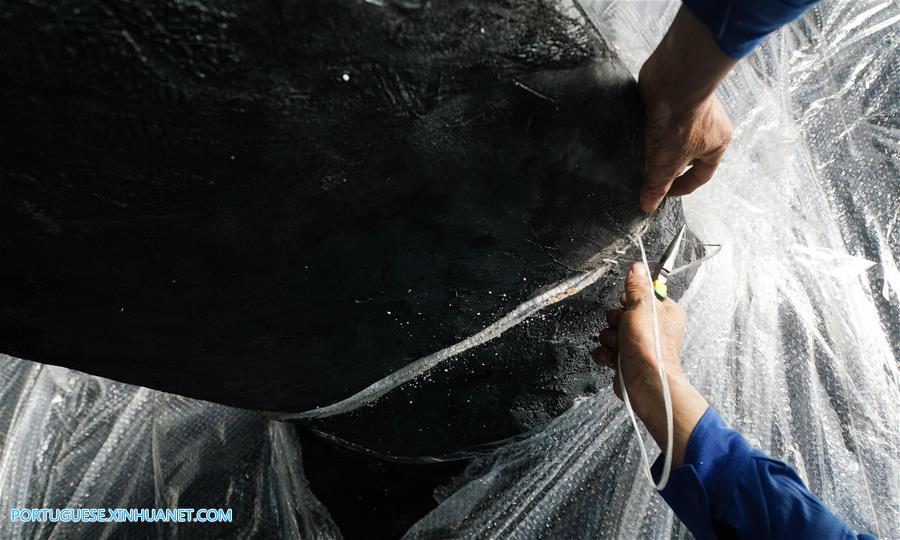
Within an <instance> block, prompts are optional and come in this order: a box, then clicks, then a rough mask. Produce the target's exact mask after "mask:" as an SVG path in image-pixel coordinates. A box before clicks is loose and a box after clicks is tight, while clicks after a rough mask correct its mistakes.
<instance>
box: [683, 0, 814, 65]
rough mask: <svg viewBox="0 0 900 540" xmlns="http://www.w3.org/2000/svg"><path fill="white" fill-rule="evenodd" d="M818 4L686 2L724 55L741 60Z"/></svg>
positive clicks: (804, 0)
mask: <svg viewBox="0 0 900 540" xmlns="http://www.w3.org/2000/svg"><path fill="white" fill-rule="evenodd" d="M817 1H818V0H683V4H684V6H685V7H686V8H687V9H688V10H690V12H691V13H693V14H694V16H695V17H697V18H698V19H700V21H701V22H703V24H705V25H706V27H707V28H709V31H710V32H712V35H713V39H714V40H715V41H716V43H717V44H718V45H719V48H720V49H722V52H724V53H725V54H727V55H728V56H730V57H732V58H741V57H743V56H745V55H746V54H747V53H749V52H750V51H751V50H753V47H756V46H757V45H759V42H760V41H762V40H763V38H765V37H766V36H767V35H769V34H771V33H772V32H774V31H775V30H778V29H779V28H781V27H782V26H784V25H785V24H787V23H789V22H791V21H793V20H795V19H797V18H798V17H800V15H802V14H803V12H804V11H806V9H807V8H808V7H809V6H811V5H813V4H815V3H816V2H817Z"/></svg>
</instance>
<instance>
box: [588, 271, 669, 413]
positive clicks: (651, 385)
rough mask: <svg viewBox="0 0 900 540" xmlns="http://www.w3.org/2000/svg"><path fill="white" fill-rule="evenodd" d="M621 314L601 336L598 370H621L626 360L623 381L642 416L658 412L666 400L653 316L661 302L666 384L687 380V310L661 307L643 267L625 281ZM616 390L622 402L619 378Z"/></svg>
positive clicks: (612, 315) (614, 313)
mask: <svg viewBox="0 0 900 540" xmlns="http://www.w3.org/2000/svg"><path fill="white" fill-rule="evenodd" d="M620 300H621V302H622V306H623V307H621V308H618V307H617V308H613V309H611V310H609V312H608V313H607V315H606V320H607V322H608V323H609V328H606V329H604V330H602V331H601V332H600V336H599V338H600V347H598V348H596V349H594V351H592V356H593V358H594V361H596V362H597V363H598V364H600V365H603V366H606V367H609V368H612V369H613V370H616V369H617V362H616V358H617V355H618V354H621V359H622V377H623V378H624V380H625V385H626V386H627V388H628V395H629V398H630V400H631V402H632V405H633V407H634V409H635V412H637V413H638V415H639V416H642V417H643V414H642V413H644V412H646V411H648V410H649V409H654V410H657V411H658V410H659V409H658V407H659V400H660V399H661V396H662V388H661V382H660V380H659V371H658V369H657V363H656V349H655V344H654V338H653V312H652V308H651V303H652V302H656V308H657V316H658V320H659V338H660V348H661V352H662V359H663V362H665V371H666V375H667V378H669V379H672V378H681V377H683V374H682V371H681V364H680V362H679V359H678V354H679V351H680V350H681V341H682V338H683V336H684V326H685V315H684V310H683V309H682V308H681V306H679V305H678V304H677V303H676V302H675V301H674V300H672V299H666V300H665V301H664V302H660V301H659V300H657V299H656V296H655V295H654V294H653V293H652V292H651V291H650V283H649V279H648V277H647V273H646V269H645V267H644V265H643V264H642V263H636V264H635V265H634V266H632V267H631V270H629V272H628V276H627V278H626V279H625V292H624V294H623V295H622V298H620ZM613 389H614V391H615V393H616V396H618V397H619V399H621V398H622V390H621V388H620V387H619V377H618V373H616V377H615V381H614V383H613Z"/></svg>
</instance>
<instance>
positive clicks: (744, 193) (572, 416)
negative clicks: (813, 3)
mask: <svg viewBox="0 0 900 540" xmlns="http://www.w3.org/2000/svg"><path fill="white" fill-rule="evenodd" d="M678 5H679V4H678V3H677V2H669V3H666V2H647V3H639V2H607V1H603V2H599V1H596V2H582V6H583V8H584V11H585V12H586V13H587V14H588V15H589V17H590V19H591V21H592V22H593V23H594V24H595V25H596V26H597V28H598V30H599V31H600V33H601V34H603V35H604V36H606V37H607V39H608V40H609V42H610V43H611V44H612V45H613V47H614V48H615V49H616V50H617V51H618V54H619V55H620V56H621V57H622V59H623V60H624V61H625V62H626V64H627V65H628V66H629V68H630V69H631V70H632V72H633V73H635V74H636V73H637V70H638V68H639V67H640V64H641V62H642V61H643V59H644V58H645V57H646V56H647V55H648V54H649V53H650V51H651V50H652V48H653V47H654V46H655V44H656V42H657V41H658V40H659V39H660V38H661V36H662V35H663V33H664V31H665V28H666V27H667V25H668V22H669V21H670V20H671V19H672V18H673V17H674V14H675V11H676V10H677V8H678ZM575 13H577V12H576V11H573V14H575ZM898 21H900V7H898V6H897V4H896V3H893V2H889V1H883V2H854V1H843V2H840V1H835V0H830V1H829V2H823V3H821V4H820V5H818V6H817V7H816V8H815V9H814V10H813V11H812V12H810V13H809V14H808V15H806V16H805V17H804V18H803V19H801V20H800V21H798V22H797V23H795V24H793V25H791V26H790V27H789V28H786V29H783V30H781V31H779V32H778V33H776V34H775V35H774V36H772V37H771V38H769V39H768V40H767V41H766V42H765V43H764V44H763V45H762V46H761V47H759V48H758V49H757V50H756V51H755V52H754V53H752V54H751V55H750V56H749V57H748V58H747V59H746V60H744V61H743V62H742V63H741V64H740V65H739V66H738V67H737V69H736V70H735V72H734V73H733V74H732V75H731V76H730V77H729V79H728V80H727V81H726V82H725V84H724V85H723V87H722V89H721V93H720V96H721V98H722V100H723V102H724V103H725V106H726V108H727V109H728V111H729V113H730V114H731V116H732V118H733V120H734V124H735V127H736V134H735V135H736V136H735V140H734V142H733V144H732V147H731V148H730V149H729V152H728V154H727V157H726V160H725V161H724V163H723V164H722V166H721V168H720V171H719V172H718V173H717V175H716V178H715V179H714V181H713V182H712V183H710V184H709V185H708V186H707V187H704V188H703V189H701V190H700V191H699V192H697V193H696V194H694V195H692V196H691V197H688V198H686V199H684V206H685V211H686V215H687V221H688V225H689V227H690V228H691V229H692V231H693V232H694V233H696V234H697V235H698V236H699V237H700V238H701V239H703V240H704V241H707V242H715V243H719V242H721V243H723V244H724V248H723V249H722V252H721V253H720V254H719V255H717V256H716V257H714V258H713V259H711V260H709V261H707V262H705V263H704V264H703V265H701V267H700V269H699V271H698V272H697V273H696V276H695V277H694V279H693V282H692V285H691V287H690V289H689V290H688V292H687V294H686V295H685V296H684V297H683V298H682V303H683V305H684V307H685V309H686V310H687V312H688V314H689V320H690V322H689V327H688V333H687V336H686V340H685V344H684V349H683V361H684V366H685V371H686V372H687V374H688V376H689V378H690V379H691V380H692V381H693V382H694V383H695V384H696V385H697V386H698V387H699V389H700V390H701V392H703V393H704V395H706V396H707V398H708V399H709V400H710V402H711V403H713V404H714V405H715V406H716V407H717V408H718V409H719V410H720V411H721V412H722V414H723V415H724V416H725V417H726V418H727V419H729V420H730V421H731V422H732V423H733V424H734V425H735V427H737V428H738V429H740V430H741V431H742V432H743V433H744V434H745V435H747V436H748V438H750V440H751V441H752V442H753V443H755V444H756V445H758V446H760V447H761V448H763V449H764V450H766V451H768V452H770V453H771V454H772V455H774V456H775V457H777V458H779V459H783V460H786V461H788V462H790V463H791V464H792V465H794V466H795V467H796V468H797V470H798V471H799V472H800V474H801V476H803V478H804V479H805V480H806V481H807V482H808V483H809V485H810V487H811V489H812V490H813V491H814V492H815V493H816V494H817V495H818V496H819V497H820V498H822V499H823V500H824V501H825V502H826V503H828V504H829V505H830V506H831V507H832V508H833V509H834V510H835V512H837V513H838V514H839V515H840V516H841V517H842V518H844V519H845V520H847V522H848V523H850V524H851V525H852V526H853V527H855V528H856V529H858V530H860V531H869V532H873V533H876V534H878V535H879V536H882V537H890V535H892V534H894V533H895V531H897V530H900V450H898V449H900V436H898V428H897V419H898V418H900V410H898V407H900V387H898V385H900V382H898V381H900V375H898V368H897V352H898V349H897V347H900V322H898V321H900V317H898V313H900V311H898V300H900V299H898V294H900V292H898V289H897V283H898V280H897V277H896V276H897V275H898V272H897V253H900V233H898V227H897V219H898V212H900V210H898V195H897V194H898V193H900V185H898V178H900V175H898V157H897V156H898V151H900V141H898V139H900V126H898V118H897V111H896V103H897V102H898V87H897V85H896V81H897V80H898V73H897V71H898V66H900V62H898V60H900V58H898V56H900V47H898V44H897V39H898V37H897V31H896V28H897V22H898ZM870 263H874V264H870ZM0 389H2V393H0V437H2V439H0V446H2V455H0V511H2V512H8V509H9V508H10V507H12V506H27V507H41V506H43V507H56V508H62V507H91V506H100V507H136V508H143V507H170V506H182V507H184V506H187V505H188V504H189V505H191V506H195V507H200V506H204V507H223V508H232V509H233V512H234V514H235V519H234V522H233V523H232V524H231V525H208V524H204V531H203V535H204V536H209V535H215V536H235V535H238V536H241V537H274V536H278V537H303V538H330V537H337V536H339V533H338V531H337V529H336V528H335V526H334V524H333V523H332V522H331V520H330V518H329V516H328V514H327V511H326V510H325V509H324V508H323V507H322V506H321V504H319V503H318V502H317V501H316V499H315V497H314V496H313V495H312V493H311V492H310V491H309V489H308V486H307V485H306V483H305V481H304V480H303V474H302V466H301V462H300V448H299V445H298V444H297V442H296V440H295V438H294V436H293V434H292V432H291V431H290V430H289V429H287V428H286V427H285V426H284V425H281V424H277V423H270V422H268V421H266V420H264V419H262V418H260V417H259V416H258V415H256V414H254V413H250V412H244V411H239V410H235V409H230V408H227V407H223V406H219V405H213V404H210V403H206V402H200V401H194V400H188V399H184V398H180V397H178V396H172V395H167V394H162V393H160V392H155V391H151V390H147V389H142V388H137V387H133V386H129V385H125V384H121V383H116V382H112V381H108V380H103V379H99V378H97V377H92V376H88V375H84V374H81V373H77V372H73V371H70V370H66V369H62V368H56V367H49V366H40V365H38V364H33V363H30V362H25V361H20V360H15V359H11V358H8V357H4V358H0ZM648 443H649V444H650V445H651V446H652V445H653V443H652V442H649V439H648ZM640 465H641V464H640V460H639V459H638V449H637V445H636V439H635V436H634V433H633V431H632V429H631V427H630V425H629V423H628V418H627V416H626V414H625V411H624V408H623V407H622V405H621V403H620V402H618V401H617V400H616V399H615V398H614V397H613V395H612V392H611V391H610V390H609V388H608V387H607V388H605V389H603V390H602V391H601V392H600V393H598V394H597V395H596V396H595V397H593V398H591V399H587V400H583V401H580V402H579V403H577V404H576V406H574V407H573V408H572V409H571V410H569V411H568V412H567V413H566V414H564V415H563V416H561V417H559V418H557V419H556V420H554V421H553V422H552V423H551V424H549V425H548V426H546V427H545V428H544V429H542V430H541V431H539V432H537V433H534V434H533V435H532V436H530V437H529V438H527V439H525V440H522V441H517V442H513V443H511V444H508V445H506V446H505V447H503V448H501V449H499V450H497V451H496V452H494V453H491V454H488V455H484V456H482V457H480V458H479V459H477V460H476V461H475V462H474V463H473V464H472V466H471V467H470V469H469V470H468V472H467V475H466V477H465V478H464V479H462V480H461V481H460V482H459V483H458V484H457V488H456V489H447V490H445V491H444V492H442V494H441V496H442V497H444V500H443V502H442V503H441V505H440V506H439V507H438V508H437V509H435V510H434V511H433V512H432V513H431V514H429V515H428V516H426V517H425V518H424V519H423V520H422V521H421V522H420V523H418V524H417V525H416V526H414V527H413V529H411V531H410V532H409V537H411V538H445V537H453V536H456V537H479V538H487V537H496V538H534V537H544V538H562V537H565V538H572V537H582V538H589V537H597V536H602V537H623V538H633V537H652V538H663V537H675V536H678V537H683V536H687V532H686V531H685V530H684V528H683V526H682V525H681V524H680V523H679V522H678V520H677V519H676V518H675V517H674V516H673V515H672V513H671V512H670V511H669V510H668V509H667V508H666V507H665V504H664V503H663V501H662V499H661V498H660V497H658V496H657V495H656V494H655V493H654V492H653V489H652V486H651V485H650V484H649V483H648V482H647V481H646V478H645V477H644V476H643V475H642V472H641V470H640ZM7 515H8V514H7ZM80 527H83V525H79V524H56V525H51V524H27V525H22V524H12V523H10V522H9V521H8V520H6V519H0V537H3V538H30V537H34V536H49V535H50V534H51V533H52V534H56V535H59V536H67V535H70V536H77V535H78V532H79V530H81V529H79V528H80ZM104 527H105V529H104V532H106V533H108V534H112V533H115V532H117V531H118V530H119V529H118V527H121V525H116V524H109V525H105V526H104ZM148 527H151V528H152V530H153V531H154V533H157V534H158V535H159V536H162V537H179V536H181V537H192V536H193V535H192V532H195V531H194V530H192V529H191V528H190V527H191V526H190V525H179V526H171V525H167V526H163V525H149V526H148ZM155 535H156V534H155Z"/></svg>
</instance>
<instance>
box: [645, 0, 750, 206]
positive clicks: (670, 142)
mask: <svg viewBox="0 0 900 540" xmlns="http://www.w3.org/2000/svg"><path fill="white" fill-rule="evenodd" d="M736 62H737V60H735V59H733V58H730V57H729V56H727V55H725V54H724V53H723V52H722V51H721V50H720V49H719V48H718V45H716V43H715V41H714V40H713V38H712V35H711V34H710V32H709V30H708V29H707V28H706V26H705V25H703V23H702V22H700V21H699V20H698V19H697V18H696V17H694V16H693V15H692V14H691V12H690V11H689V10H688V9H685V8H684V7H683V6H682V8H681V9H680V10H679V12H678V15H677V16H676V17H675V20H674V21H673V22H672V25H671V26H670V27H669V30H668V32H667V33H666V35H665V37H664V38H663V40H662V41H661V42H660V44H659V46H658V47H657V48H656V50H654V51H653V54H651V55H650V58H648V59H647V61H646V62H644V65H643V66H642V67H641V71H640V74H639V75H638V89H639V90H640V94H641V99H642V100H643V102H644V115H645V120H644V143H645V152H646V164H647V177H646V178H645V180H644V185H643V187H642V189H641V208H642V209H643V210H644V211H645V212H652V211H654V210H656V208H657V207H659V205H660V203H662V200H663V198H665V197H666V196H680V195H686V194H688V193H691V192H692V191H694V190H695V189H697V188H698V187H700V186H702V185H703V184H705V183H706V182H707V181H709V179H710V178H712V175H713V173H714V172H715V170H716V167H718V166H719V162H720V161H722V156H723V155H724V154H725V149H726V148H727V147H728V144H729V143H730V142H731V135H732V127H731V120H730V119H729V118H728V114H727V113H726V112H725V109H724V107H722V103H721V102H720V101H719V99H718V98H717V97H716V94H715V90H716V88H717V87H718V85H719V83H720V82H721V81H722V79H723V78H724V77H725V75H726V74H727V73H728V71H729V70H731V68H732V67H733V66H734V65H735V63H736ZM688 167H690V168H689V169H688ZM685 169H687V170H685Z"/></svg>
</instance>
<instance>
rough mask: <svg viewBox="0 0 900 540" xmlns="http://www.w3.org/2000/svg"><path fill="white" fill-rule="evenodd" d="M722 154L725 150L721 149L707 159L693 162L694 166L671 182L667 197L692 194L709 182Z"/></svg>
mask: <svg viewBox="0 0 900 540" xmlns="http://www.w3.org/2000/svg"><path fill="white" fill-rule="evenodd" d="M724 153H725V149H724V148H722V149H721V150H718V151H716V152H715V153H714V154H712V155H710V156H708V157H705V158H700V159H696V160H694V166H693V167H691V168H690V169H688V170H687V171H685V173H684V174H682V175H681V176H679V177H678V178H676V179H675V181H674V182H672V187H671V188H669V197H680V196H682V195H687V194H688V193H693V192H694V190H696V189H697V188H699V187H700V186H702V185H703V184H705V183H707V182H709V180H710V178H712V176H713V173H715V172H716V168H718V166H719V162H721V161H722V156H723V155H724Z"/></svg>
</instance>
